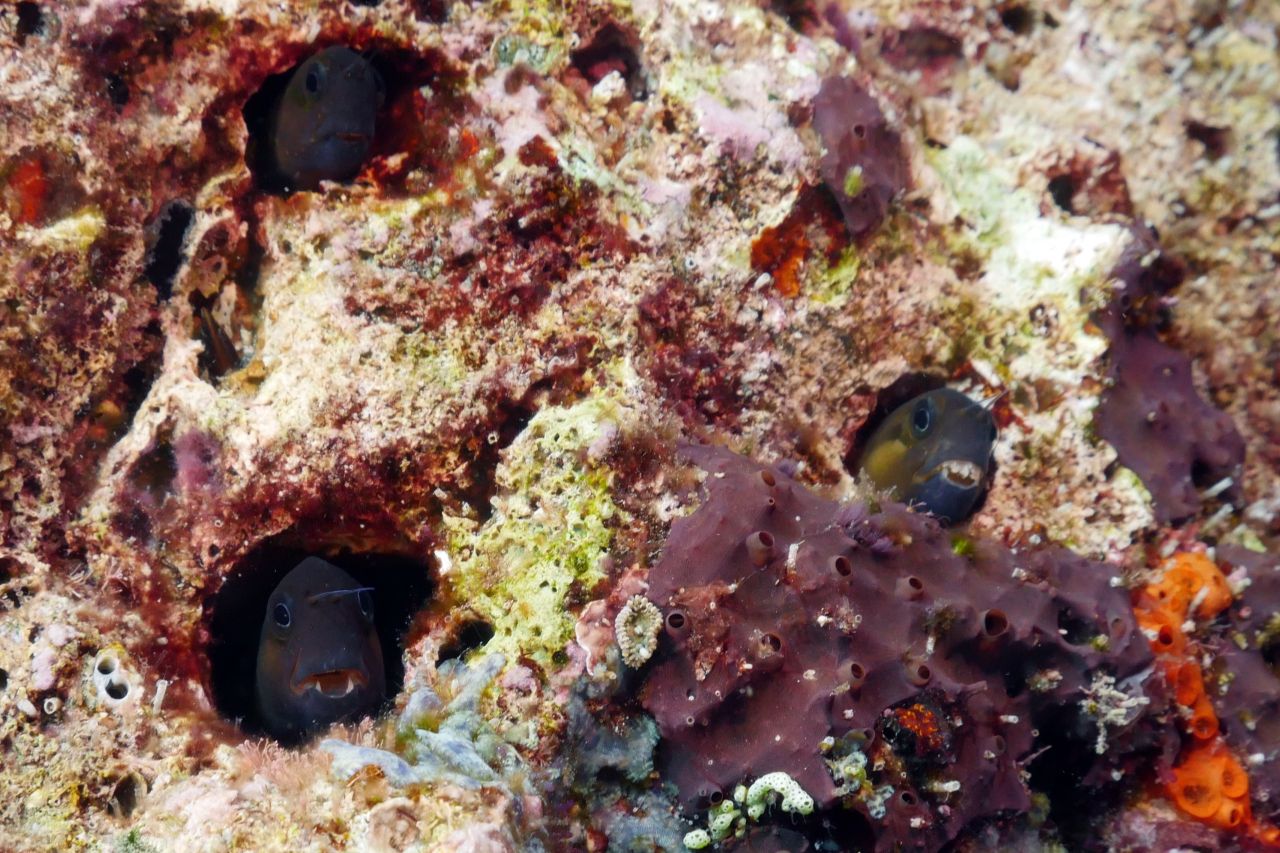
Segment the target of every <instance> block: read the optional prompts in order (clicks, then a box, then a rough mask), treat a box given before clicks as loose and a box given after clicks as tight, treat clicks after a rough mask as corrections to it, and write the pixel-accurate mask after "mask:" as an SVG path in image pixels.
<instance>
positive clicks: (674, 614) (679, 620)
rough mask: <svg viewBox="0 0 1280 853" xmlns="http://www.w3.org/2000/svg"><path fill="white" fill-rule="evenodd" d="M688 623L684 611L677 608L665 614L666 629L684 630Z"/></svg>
mask: <svg viewBox="0 0 1280 853" xmlns="http://www.w3.org/2000/svg"><path fill="white" fill-rule="evenodd" d="M687 624H689V620H688V619H686V618H685V615H684V613H682V612H681V611H679V610H673V611H671V612H670V613H668V614H667V629H668V630H670V631H673V632H679V631H683V630H684V626H685V625H687Z"/></svg>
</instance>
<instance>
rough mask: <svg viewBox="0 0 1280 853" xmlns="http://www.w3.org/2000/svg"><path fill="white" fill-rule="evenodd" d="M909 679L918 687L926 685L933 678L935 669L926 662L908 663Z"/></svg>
mask: <svg viewBox="0 0 1280 853" xmlns="http://www.w3.org/2000/svg"><path fill="white" fill-rule="evenodd" d="M907 680H908V681H910V682H911V683H912V684H914V685H915V686H916V687H924V686H925V685H926V684H928V683H929V682H930V681H931V680H933V670H931V669H929V665H928V664H925V663H910V664H907Z"/></svg>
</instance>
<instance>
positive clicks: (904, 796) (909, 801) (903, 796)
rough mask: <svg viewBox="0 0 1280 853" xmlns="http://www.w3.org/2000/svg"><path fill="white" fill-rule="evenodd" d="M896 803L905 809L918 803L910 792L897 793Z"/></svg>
mask: <svg viewBox="0 0 1280 853" xmlns="http://www.w3.org/2000/svg"><path fill="white" fill-rule="evenodd" d="M898 801H899V802H901V803H902V804H903V805H904V806H906V807H907V808H910V807H912V806H914V805H915V804H916V803H917V802H919V800H918V799H917V798H916V795H915V794H913V793H911V792H910V791H899V792H898Z"/></svg>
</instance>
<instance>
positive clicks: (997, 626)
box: [982, 609, 1009, 639]
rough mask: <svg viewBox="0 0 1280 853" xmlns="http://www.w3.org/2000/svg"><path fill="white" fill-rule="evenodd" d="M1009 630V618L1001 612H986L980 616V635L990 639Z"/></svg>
mask: <svg viewBox="0 0 1280 853" xmlns="http://www.w3.org/2000/svg"><path fill="white" fill-rule="evenodd" d="M1008 630H1009V617H1008V616H1006V615H1005V613H1004V611H1003V610H994V609H993V610H988V611H987V612H986V613H984V614H982V633H983V634H985V635H986V636H987V637H989V638H991V639H995V638H996V637H999V636H1002V635H1003V634H1004V633H1005V632H1006V631H1008Z"/></svg>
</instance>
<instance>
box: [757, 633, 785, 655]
mask: <svg viewBox="0 0 1280 853" xmlns="http://www.w3.org/2000/svg"><path fill="white" fill-rule="evenodd" d="M760 645H762V646H764V647H765V648H766V649H768V650H770V651H772V652H780V651H782V639H781V638H780V637H779V636H778V635H777V634H765V635H764V636H763V637H761V638H760Z"/></svg>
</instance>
